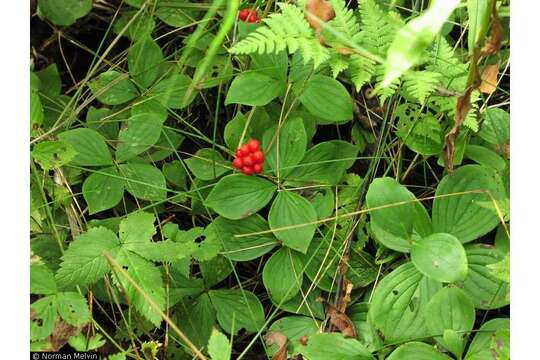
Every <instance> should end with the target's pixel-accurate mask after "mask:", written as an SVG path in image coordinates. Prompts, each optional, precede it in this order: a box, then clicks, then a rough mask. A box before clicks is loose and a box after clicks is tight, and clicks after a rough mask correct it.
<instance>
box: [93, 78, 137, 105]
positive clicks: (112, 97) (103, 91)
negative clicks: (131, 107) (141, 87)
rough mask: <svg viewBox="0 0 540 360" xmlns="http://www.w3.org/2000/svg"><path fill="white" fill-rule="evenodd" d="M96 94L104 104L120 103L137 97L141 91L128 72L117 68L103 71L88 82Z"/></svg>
mask: <svg viewBox="0 0 540 360" xmlns="http://www.w3.org/2000/svg"><path fill="white" fill-rule="evenodd" d="M88 87H90V90H92V93H93V94H94V96H95V97H96V98H97V99H98V100H99V101H100V102H101V103H103V104H106V105H120V104H124V103H126V102H128V101H130V100H133V99H135V98H136V97H137V96H138V95H139V93H138V92H137V88H136V87H135V84H133V83H132V82H131V80H130V79H129V77H128V76H127V74H122V73H120V72H118V71H115V70H109V71H106V72H104V73H101V74H100V75H99V76H98V77H97V79H94V80H92V81H91V82H89V83H88Z"/></svg>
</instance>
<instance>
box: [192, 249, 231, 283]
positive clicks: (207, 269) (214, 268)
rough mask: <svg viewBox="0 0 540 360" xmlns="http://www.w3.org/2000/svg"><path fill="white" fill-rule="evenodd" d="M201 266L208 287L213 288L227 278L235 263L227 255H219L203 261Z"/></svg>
mask: <svg viewBox="0 0 540 360" xmlns="http://www.w3.org/2000/svg"><path fill="white" fill-rule="evenodd" d="M199 267H200V268H201V274H202V276H203V279H204V284H205V286H206V288H211V287H212V286H214V285H216V284H219V283H220V282H222V281H223V280H225V279H226V278H227V277H228V276H229V275H230V274H231V273H232V272H233V269H234V263H233V262H231V261H230V260H229V259H227V258H226V257H225V256H221V255H218V256H216V257H214V258H213V259H210V260H208V261H201V262H200V263H199Z"/></svg>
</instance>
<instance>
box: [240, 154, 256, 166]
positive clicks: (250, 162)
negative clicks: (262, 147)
mask: <svg viewBox="0 0 540 360" xmlns="http://www.w3.org/2000/svg"><path fill="white" fill-rule="evenodd" d="M242 163H243V165H247V166H253V164H255V162H254V161H253V160H252V159H251V156H250V155H248V156H244V157H243V158H242Z"/></svg>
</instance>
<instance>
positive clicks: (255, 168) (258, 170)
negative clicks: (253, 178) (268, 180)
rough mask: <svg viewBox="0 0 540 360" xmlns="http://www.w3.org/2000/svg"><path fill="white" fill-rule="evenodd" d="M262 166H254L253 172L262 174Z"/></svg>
mask: <svg viewBox="0 0 540 360" xmlns="http://www.w3.org/2000/svg"><path fill="white" fill-rule="evenodd" d="M262 169H263V168H262V165H261V164H255V165H253V171H254V172H255V174H260V173H261V172H262Z"/></svg>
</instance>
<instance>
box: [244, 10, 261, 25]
mask: <svg viewBox="0 0 540 360" xmlns="http://www.w3.org/2000/svg"><path fill="white" fill-rule="evenodd" d="M238 17H239V18H240V20H242V21H244V22H248V23H257V22H259V21H260V20H261V19H260V18H259V15H257V10H255V9H250V8H247V9H242V10H240V12H239V13H238Z"/></svg>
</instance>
